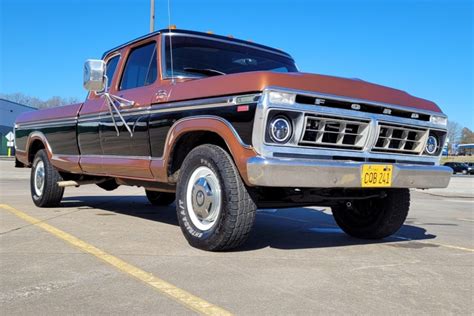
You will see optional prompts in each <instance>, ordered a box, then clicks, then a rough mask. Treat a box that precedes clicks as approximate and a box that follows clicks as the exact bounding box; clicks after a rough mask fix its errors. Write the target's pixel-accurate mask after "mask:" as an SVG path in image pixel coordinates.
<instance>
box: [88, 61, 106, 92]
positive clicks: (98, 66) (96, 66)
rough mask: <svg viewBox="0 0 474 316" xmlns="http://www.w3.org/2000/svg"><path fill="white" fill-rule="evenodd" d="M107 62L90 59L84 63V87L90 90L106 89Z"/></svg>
mask: <svg viewBox="0 0 474 316" xmlns="http://www.w3.org/2000/svg"><path fill="white" fill-rule="evenodd" d="M106 82H107V81H106V78H105V62H104V61H103V60H100V59H88V60H86V62H85V63H84V82H83V85H84V88H85V89H86V90H88V91H94V92H99V91H104V90H105V85H106Z"/></svg>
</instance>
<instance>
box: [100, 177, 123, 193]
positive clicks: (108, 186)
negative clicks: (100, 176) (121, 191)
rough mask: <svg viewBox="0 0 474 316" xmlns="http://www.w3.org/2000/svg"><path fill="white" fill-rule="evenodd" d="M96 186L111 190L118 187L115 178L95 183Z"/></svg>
mask: <svg viewBox="0 0 474 316" xmlns="http://www.w3.org/2000/svg"><path fill="white" fill-rule="evenodd" d="M97 186H98V187H99V188H101V189H104V190H105V191H113V190H115V189H117V188H118V187H119V185H118V184H117V182H116V181H115V179H110V180H107V181H104V182H101V183H97Z"/></svg>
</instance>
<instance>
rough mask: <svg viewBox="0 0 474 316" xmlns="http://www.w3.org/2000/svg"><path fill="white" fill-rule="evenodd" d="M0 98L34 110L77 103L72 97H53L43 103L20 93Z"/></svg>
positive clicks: (0, 95) (76, 99)
mask: <svg viewBox="0 0 474 316" xmlns="http://www.w3.org/2000/svg"><path fill="white" fill-rule="evenodd" d="M0 98H2V99H5V100H9V101H12V102H16V103H20V104H24V105H29V106H32V107H35V108H39V109H43V108H51V107H55V106H61V105H67V104H72V103H78V102H79V99H78V98H74V97H69V98H63V97H59V96H54V97H51V98H49V99H48V100H46V101H44V100H41V99H39V98H36V97H32V96H29V95H26V94H24V93H22V92H16V93H10V94H0Z"/></svg>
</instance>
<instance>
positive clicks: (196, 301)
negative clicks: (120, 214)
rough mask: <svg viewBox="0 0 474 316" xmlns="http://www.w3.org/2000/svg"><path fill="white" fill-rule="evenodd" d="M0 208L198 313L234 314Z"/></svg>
mask: <svg viewBox="0 0 474 316" xmlns="http://www.w3.org/2000/svg"><path fill="white" fill-rule="evenodd" d="M0 208H2V209H4V210H6V211H8V212H10V213H12V214H14V215H16V216H18V217H19V218H21V219H23V220H25V221H27V222H29V223H31V224H33V225H35V226H37V227H40V228H42V229H44V230H45V231H47V232H48V233H50V234H52V235H54V236H56V237H58V238H59V239H62V240H64V241H67V242H68V243H70V244H71V245H73V246H75V247H77V248H79V249H80V250H82V251H84V252H86V253H89V254H91V255H93V256H95V257H97V258H99V259H101V260H103V261H105V262H107V263H108V264H110V265H112V266H113V267H115V268H117V269H118V270H120V271H122V272H124V273H126V274H128V275H130V276H133V277H134V278H136V279H138V280H140V281H142V282H145V283H146V284H148V285H150V286H152V287H153V288H154V289H156V290H158V291H159V292H160V293H163V294H165V295H167V296H168V297H170V298H172V299H174V300H175V301H177V302H178V303H180V304H182V305H184V306H186V307H187V308H189V309H192V310H194V311H196V312H198V313H201V314H203V315H232V314H231V313H230V312H228V311H226V310H225V309H223V308H221V307H219V306H216V305H214V304H212V303H209V302H207V301H205V300H203V299H201V298H199V297H197V296H195V295H193V294H191V293H189V292H187V291H185V290H182V289H180V288H178V287H176V286H174V285H173V284H171V283H168V282H166V281H164V280H162V279H160V278H158V277H156V276H154V275H153V274H151V273H148V272H146V271H143V270H141V269H139V268H137V267H135V266H133V265H131V264H129V263H127V262H125V261H123V260H121V259H119V258H117V257H115V256H113V255H111V254H108V253H106V252H105V251H102V250H100V249H99V248H97V247H95V246H93V245H91V244H88V243H86V242H85V241H82V240H80V239H79V238H77V237H74V236H73V235H71V234H68V233H66V232H64V231H62V230H60V229H57V228H56V227H54V226H51V225H49V224H46V223H45V222H42V221H41V220H39V219H36V218H34V217H32V216H30V215H28V214H26V213H24V212H22V211H19V210H17V209H15V208H13V207H11V206H9V205H6V204H0Z"/></svg>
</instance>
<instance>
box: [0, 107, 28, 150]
mask: <svg viewBox="0 0 474 316" xmlns="http://www.w3.org/2000/svg"><path fill="white" fill-rule="evenodd" d="M29 111H36V108H34V107H31V106H27V105H23V104H19V103H16V102H11V101H8V100H5V99H0V156H1V155H6V154H7V153H8V147H7V139H6V138H5V136H6V135H7V134H8V133H9V132H13V127H14V125H15V120H16V117H17V116H18V115H19V114H20V113H23V112H29ZM12 154H13V150H12Z"/></svg>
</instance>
